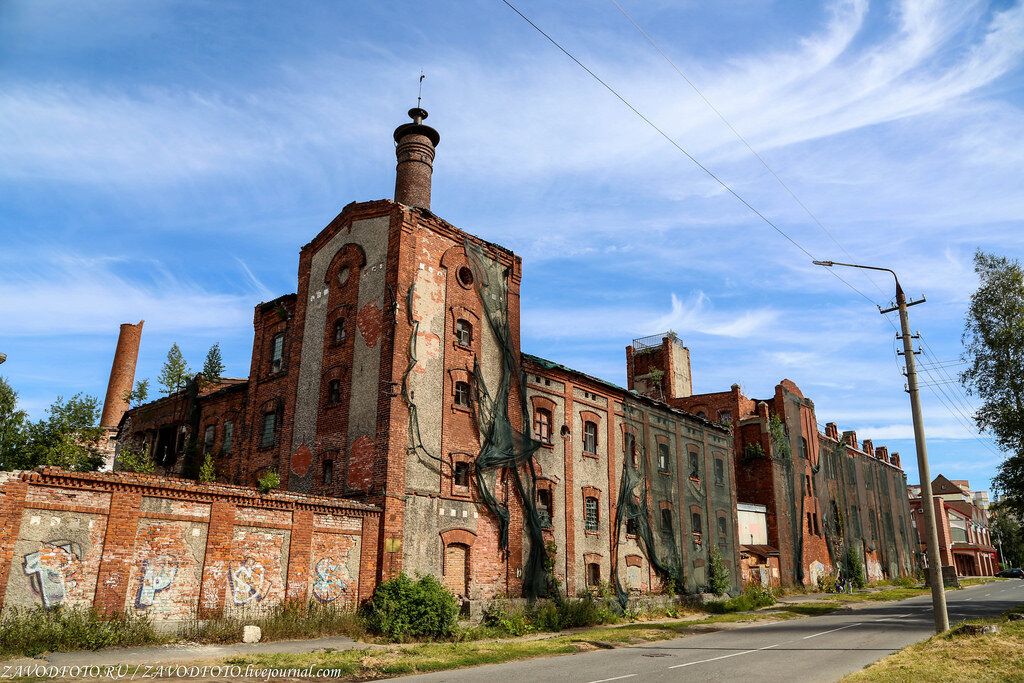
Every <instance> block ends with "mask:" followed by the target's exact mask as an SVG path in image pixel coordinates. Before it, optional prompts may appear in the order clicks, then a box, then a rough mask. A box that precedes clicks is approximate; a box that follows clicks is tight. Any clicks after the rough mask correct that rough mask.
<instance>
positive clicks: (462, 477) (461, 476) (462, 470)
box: [452, 460, 469, 488]
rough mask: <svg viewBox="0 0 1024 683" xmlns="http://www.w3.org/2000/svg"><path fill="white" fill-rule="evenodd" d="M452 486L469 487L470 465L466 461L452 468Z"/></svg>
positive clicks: (457, 463)
mask: <svg viewBox="0 0 1024 683" xmlns="http://www.w3.org/2000/svg"><path fill="white" fill-rule="evenodd" d="M452 470H453V474H452V484H454V485H455V486H462V487H464V488H465V487H468V486H469V463H468V462H466V461H465V460H461V461H459V462H456V463H455V465H454V467H453V468H452Z"/></svg>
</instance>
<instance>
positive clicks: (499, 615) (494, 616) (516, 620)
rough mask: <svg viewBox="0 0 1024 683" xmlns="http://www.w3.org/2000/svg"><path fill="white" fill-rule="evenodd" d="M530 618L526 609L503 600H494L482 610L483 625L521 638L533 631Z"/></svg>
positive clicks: (530, 615)
mask: <svg viewBox="0 0 1024 683" xmlns="http://www.w3.org/2000/svg"><path fill="white" fill-rule="evenodd" d="M532 616H533V615H532V614H531V613H530V610H529V609H528V608H524V607H522V606H518V605H513V604H512V603H511V602H509V601H508V600H506V599H505V598H495V599H494V600H492V601H491V602H490V604H488V605H487V609H485V610H484V625H485V626H491V627H493V628H497V629H500V630H502V631H504V632H505V633H507V634H509V635H511V636H522V635H525V634H527V633H529V632H530V631H532V630H534V627H533V625H532V624H531V623H530V622H531V621H532ZM555 630H557V629H555Z"/></svg>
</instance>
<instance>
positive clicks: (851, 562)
mask: <svg viewBox="0 0 1024 683" xmlns="http://www.w3.org/2000/svg"><path fill="white" fill-rule="evenodd" d="M843 571H844V572H845V574H846V578H847V580H849V581H852V582H853V585H854V587H856V588H863V587H864V586H866V585H868V582H867V579H865V578H864V563H863V562H861V559H860V553H858V552H857V549H856V548H852V547H851V548H847V549H846V553H845V554H844V555H843Z"/></svg>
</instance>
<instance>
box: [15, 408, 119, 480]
mask: <svg viewBox="0 0 1024 683" xmlns="http://www.w3.org/2000/svg"><path fill="white" fill-rule="evenodd" d="M47 413H48V416H47V417H46V419H44V420H39V421H38V422H36V423H34V424H32V425H31V426H30V427H29V429H28V435H29V440H28V444H27V445H26V447H25V449H24V455H25V457H24V458H23V462H22V464H21V465H19V466H20V467H25V468H29V467H37V466H39V465H52V466H56V467H63V468H64V469H66V470H74V471H78V472H89V471H92V470H96V469H99V467H100V466H101V465H102V464H103V454H102V453H101V452H100V450H99V442H100V437H101V436H102V435H103V428H102V427H98V426H97V425H98V424H99V422H100V401H99V399H98V398H96V397H95V396H84V395H82V394H75V395H74V396H72V397H71V398H69V399H68V400H67V401H65V400H64V398H63V397H61V396H58V397H57V400H56V401H54V402H53V405H51V406H50V408H49V409H48V410H47Z"/></svg>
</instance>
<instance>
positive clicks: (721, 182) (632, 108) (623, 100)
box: [502, 0, 992, 450]
mask: <svg viewBox="0 0 1024 683" xmlns="http://www.w3.org/2000/svg"><path fill="white" fill-rule="evenodd" d="M502 2H503V3H504V4H505V5H506V6H507V7H508V8H509V9H511V10H512V11H513V12H515V13H516V14H518V15H519V17H520V18H521V19H522V20H523V21H525V22H526V23H527V24H529V25H530V26H531V27H532V28H533V29H534V30H535V31H537V32H538V33H539V34H541V35H542V36H543V37H544V38H545V39H547V41H548V42H550V43H551V44H552V45H554V46H555V47H556V48H557V49H558V50H559V51H560V52H562V54H564V55H565V56H566V57H568V58H569V59H571V60H572V61H573V62H574V63H575V64H576V65H577V66H578V67H580V68H581V69H583V70H584V71H585V72H586V73H587V74H588V75H589V76H590V77H591V78H593V79H594V80H595V81H597V82H598V83H599V84H601V86H602V87H604V88H605V89H606V90H607V91H608V92H610V93H611V94H612V95H614V96H615V98H616V99H618V100H619V101H620V102H621V103H622V104H623V105H625V106H626V107H627V108H628V109H629V110H630V111H632V112H633V113H634V114H635V115H636V116H637V117H638V118H639V119H640V120H642V121H643V122H644V123H646V124H647V125H648V126H649V127H650V128H652V129H653V130H654V131H655V132H657V133H658V134H659V135H660V136H661V137H663V138H664V139H665V140H666V141H667V142H668V143H669V144H671V145H672V146H673V147H675V148H676V150H678V151H679V152H681V153H682V154H683V155H684V156H685V157H686V158H687V159H689V160H690V161H691V162H692V163H693V164H694V165H696V166H697V167H698V168H699V169H700V170H701V171H703V172H704V173H705V174H706V175H707V176H708V177H710V178H711V179H712V180H714V181H715V182H716V183H718V184H719V185H721V186H722V188H723V189H725V190H726V191H727V192H728V193H729V194H731V195H732V196H733V197H734V198H735V199H736V200H737V201H739V202H740V203H741V204H743V205H744V206H745V207H746V208H747V209H749V210H750V211H751V212H752V213H753V214H754V215H756V216H757V217H758V218H760V219H761V221H763V222H764V223H765V224H766V225H768V226H769V227H770V228H772V229H773V230H774V231H775V232H776V233H778V234H779V235H781V236H782V237H783V238H785V239H786V240H787V241H788V242H789V243H790V244H792V245H793V246H794V247H796V248H797V249H799V250H800V251H801V252H803V253H804V254H805V255H806V256H807V257H808V258H810V259H811V260H812V261H816V260H818V259H817V258H816V257H815V256H814V254H812V253H811V252H810V251H809V250H808V249H807V248H805V247H804V246H803V245H802V244H800V243H799V242H797V241H796V240H795V239H794V238H793V237H791V236H790V235H789V234H788V233H786V231H784V230H783V229H782V228H780V227H779V226H778V225H776V224H775V223H774V222H772V221H771V220H770V219H769V218H768V217H767V216H765V215H764V214H763V213H761V212H760V211H759V210H758V209H757V208H755V207H754V206H753V205H752V204H751V203H750V202H748V201H747V200H746V199H744V198H743V196H741V195H740V194H739V193H738V192H736V191H735V190H734V189H733V188H732V187H730V186H729V185H728V184H727V183H726V182H725V181H724V180H722V179H721V178H720V177H719V176H718V175H717V174H715V173H714V172H713V171H712V170H711V169H709V168H708V167H707V166H705V165H704V164H702V163H701V162H700V161H698V160H697V159H696V158H695V157H694V156H693V155H691V154H690V153H689V152H687V151H686V149H684V148H683V147H682V145H680V144H679V143H678V142H676V140H675V139H674V138H672V137H671V136H670V135H669V134H668V133H666V132H665V131H664V130H662V129H661V128H660V127H659V126H658V125H657V124H655V123H654V122H653V121H651V120H650V119H649V118H647V117H646V116H645V115H644V114H643V113H642V112H641V111H640V110H639V109H637V108H636V107H635V106H633V104H632V103H630V102H629V100H627V99H626V98H625V97H624V96H622V95H621V94H619V92H618V91H617V90H615V88H613V87H612V86H611V85H609V84H608V83H607V82H606V81H605V80H603V79H602V78H601V77H600V76H598V75H597V74H596V73H595V72H594V71H593V70H592V69H590V68H589V67H588V66H587V65H586V64H584V63H583V62H581V61H580V60H579V59H577V58H576V56H575V55H573V54H572V53H571V52H570V51H569V50H567V49H566V48H565V47H563V46H562V45H561V44H560V43H559V42H558V41H556V40H555V39H554V38H552V37H551V36H550V35H549V34H548V33H547V32H545V31H544V30H543V29H542V28H540V27H539V26H538V25H537V24H535V23H534V22H533V20H531V19H530V18H529V17H527V16H526V15H525V14H523V13H522V12H521V11H520V10H519V8H518V7H516V6H515V5H513V4H512V3H511V2H510V1H509V0H502ZM612 2H613V3H614V4H615V6H616V7H618V8H619V10H620V11H621V12H622V13H623V15H625V16H626V18H627V19H629V21H630V22H631V23H632V24H633V25H634V26H636V28H637V30H639V31H640V32H641V33H642V34H643V35H644V36H645V37H647V39H648V40H649V41H650V42H651V44H652V45H654V47H655V49H657V50H658V52H660V53H661V54H662V56H664V57H665V59H666V60H668V62H669V63H670V64H672V66H673V68H675V69H676V71H677V72H678V73H679V75H680V76H682V77H683V79H684V80H686V82H687V83H689V84H690V86H691V87H693V88H694V90H696V91H697V93H698V94H699V95H700V96H701V98H702V99H704V101H705V102H706V103H707V104H708V106H709V107H711V108H712V110H714V111H715V113H716V114H718V115H719V117H720V118H721V119H722V121H723V122H724V123H725V124H726V125H727V126H728V127H729V128H730V130H732V131H733V133H735V134H736V135H737V137H739V138H740V140H741V141H743V143H744V144H745V145H746V146H747V148H748V149H749V150H750V151H751V153H753V154H754V156H756V157H757V158H758V159H759V160H760V161H761V163H762V164H764V166H765V168H767V169H768V171H769V172H770V173H771V174H772V175H773V176H775V178H776V179H777V180H778V181H779V183H781V184H782V186H783V187H784V188H785V189H786V190H787V191H788V192H789V194H790V195H791V196H792V197H793V198H794V199H795V200H796V201H797V203H798V204H800V206H801V207H803V208H804V210H805V211H806V212H807V213H808V215H810V216H811V218H812V219H813V220H814V221H815V222H816V223H817V224H818V225H819V227H820V228H821V229H822V230H823V231H824V232H825V233H826V234H827V235H828V236H829V237H830V238H831V239H832V241H833V242H835V243H836V244H837V246H839V248H840V249H842V251H843V253H845V254H846V255H847V256H849V257H850V259H851V260H855V259H854V257H853V256H852V255H851V254H850V252H849V251H847V250H846V248H845V247H843V246H842V245H841V244H839V241H838V240H837V239H836V238H835V236H834V235H833V234H832V233H831V232H829V230H828V229H827V228H826V227H825V226H824V225H823V224H822V223H821V221H820V220H818V218H817V217H816V216H815V215H814V214H813V212H811V211H810V209H809V208H808V207H807V206H806V205H805V204H804V203H803V202H802V201H801V200H800V199H799V197H797V196H796V194H795V193H794V192H793V191H792V189H790V188H789V186H788V185H786V183H785V182H784V181H783V180H782V179H781V178H780V177H779V176H778V174H777V173H775V171H774V170H772V169H771V167H770V166H769V165H768V164H767V163H766V162H765V161H764V159H763V158H762V157H761V156H760V155H759V154H758V153H757V152H756V151H754V149H753V147H751V145H750V144H749V143H748V142H747V141H746V139H744V138H743V136H742V135H740V134H739V132H738V131H736V130H735V128H733V126H732V125H731V124H729V122H728V121H727V120H726V119H725V117H724V116H722V114H721V113H720V112H718V110H717V109H716V108H715V107H714V105H712V104H711V102H710V101H709V100H708V99H707V98H706V97H705V96H704V95H703V93H701V92H700V90H699V89H697V87H696V86H695V85H694V84H693V83H692V82H691V81H690V80H689V79H688V78H686V76H685V75H684V74H683V73H682V71H681V70H679V68H678V67H676V66H675V64H674V63H672V61H671V60H670V59H669V58H668V56H667V55H665V53H664V52H663V51H662V50H661V48H659V47H657V45H656V44H655V43H654V41H653V40H651V38H650V37H649V36H648V35H647V34H646V33H645V32H644V31H643V30H642V29H641V28H640V27H639V26H638V25H637V24H636V22H634V21H633V20H632V18H630V17H629V15H628V14H626V12H625V11H624V10H622V8H621V6H620V5H619V4H618V3H617V2H615V0H612ZM828 272H829V273H830V274H831V275H833V276H834V277H835V278H836V279H838V280H839V281H840V282H842V283H843V284H845V285H846V286H847V287H848V288H849V289H850V290H852V291H853V292H855V293H856V294H858V295H860V296H861V297H862V298H863V299H865V300H867V301H868V302H869V303H871V304H872V305H874V306H878V303H877V302H876V301H875V300H873V299H872V298H871V297H869V296H868V295H867V294H865V293H864V292H862V291H860V290H859V289H857V288H856V287H855V286H854V285H853V284H852V283H850V282H849V281H848V280H846V279H845V278H843V277H842V276H841V275H839V274H838V273H837V272H835V270H833V269H831V268H830V269H829V270H828ZM869 279H870V280H871V282H872V284H874V285H875V287H876V288H877V289H878V290H879V291H880V292H881V293H882V294H883V295H884V294H885V292H884V291H883V290H882V289H881V287H879V286H878V284H877V283H876V282H875V281H874V280H873V279H871V278H870V277H869ZM879 308H881V307H880V306H879ZM884 317H885V320H886V322H888V323H889V325H890V326H892V328H893V329H894V330H896V333H897V335H898V334H899V333H900V330H899V328H897V327H896V325H895V324H894V323H893V321H892V320H891V319H890V318H889V317H888V316H884ZM897 367H899V361H898V360H897ZM922 371H923V372H924V373H925V374H927V375H928V376H929V377H931V376H932V375H931V373H930V371H929V369H928V368H923V369H922ZM936 386H939V388H940V389H942V387H941V386H940V385H936ZM927 388H928V389H929V390H930V391H931V392H932V393H933V394H934V395H935V396H936V398H938V399H939V400H940V402H942V405H943V406H944V407H945V408H946V409H947V410H948V411H949V412H950V415H952V416H953V417H954V419H956V420H957V421H958V422H961V418H962V417H963V414H962V413H961V415H960V417H958V415H957V414H956V412H955V411H954V409H953V408H952V407H950V406H949V405H947V404H946V402H945V401H944V400H943V399H942V398H940V397H939V394H938V393H937V392H936V391H935V388H934V387H933V386H932V385H931V384H929V385H928V386H927ZM961 426H964V425H963V423H962V422H961ZM968 431H969V432H974V431H976V429H974V428H970V427H968ZM972 436H973V437H974V438H975V439H976V440H978V441H979V442H980V443H982V444H983V445H985V446H986V447H987V448H989V449H990V450H992V446H991V445H990V444H988V443H986V442H985V441H982V440H981V439H980V438H979V437H978V436H975V435H974V434H972Z"/></svg>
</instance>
